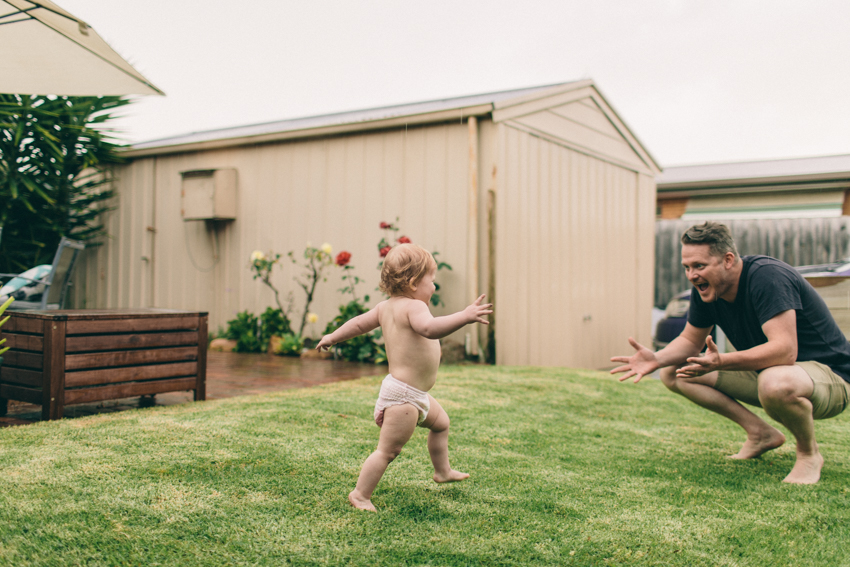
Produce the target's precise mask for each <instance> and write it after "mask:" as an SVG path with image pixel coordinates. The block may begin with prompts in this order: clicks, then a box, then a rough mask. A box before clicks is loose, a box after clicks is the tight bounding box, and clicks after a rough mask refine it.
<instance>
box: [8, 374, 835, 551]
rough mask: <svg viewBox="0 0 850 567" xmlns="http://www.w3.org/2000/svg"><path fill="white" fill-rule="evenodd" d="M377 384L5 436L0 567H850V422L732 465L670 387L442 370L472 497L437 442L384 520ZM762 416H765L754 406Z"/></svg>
mask: <svg viewBox="0 0 850 567" xmlns="http://www.w3.org/2000/svg"><path fill="white" fill-rule="evenodd" d="M379 383H380V378H368V379H362V380H358V381H355V382H342V383H337V384H331V385H327V386H322V387H317V388H311V389H305V390H289V391H286V392H281V393H278V394H274V395H269V396H263V397H245V398H233V399H229V400H221V401H215V402H206V403H198V404H190V405H184V406H170V407H160V408H151V409H145V410H137V411H127V412H121V413H117V414H108V415H99V416H93V417H86V418H79V419H69V420H63V421H61V422H51V423H38V424H35V425H31V426H23V427H13V428H6V429H0V456H2V457H0V564H2V565H15V566H21V567H22V566H25V565H50V566H54V565H181V566H182V565H289V564H291V565H435V566H436V565H688V566H692V565H771V566H773V565H816V566H826V565H848V564H850V561H849V560H848V557H850V427H848V424H850V422H849V421H848V420H850V415H844V416H839V417H838V418H835V419H832V420H827V421H823V422H818V424H817V434H818V440H819V442H820V447H821V451H822V452H823V454H824V456H825V458H826V466H825V468H824V472H823V478H822V480H821V482H820V483H819V484H817V485H815V486H791V485H786V484H784V483H782V482H780V481H781V480H782V479H783V478H784V477H785V475H786V474H787V473H788V471H790V470H791V466H792V465H793V462H794V451H793V443H788V444H786V446H784V447H782V448H780V449H779V450H777V451H773V452H772V453H769V454H767V455H765V456H764V457H762V458H761V459H759V460H755V461H750V462H740V461H732V460H729V459H726V458H725V455H728V454H731V453H734V452H735V451H737V449H738V447H739V446H740V444H741V443H742V442H743V434H742V433H743V432H742V431H741V430H739V429H738V428H737V426H735V425H734V424H732V423H730V422H726V421H724V420H722V419H721V418H719V417H715V416H714V415H712V414H710V413H709V412H707V411H704V410H701V409H699V408H697V407H696V406H694V405H692V404H690V403H688V402H687V401H685V400H684V399H683V398H680V397H678V396H675V395H674V394H671V393H669V392H667V391H666V390H665V388H664V387H663V386H662V385H661V383H660V382H659V381H657V380H651V379H645V380H644V381H642V382H641V383H640V384H638V385H634V384H631V382H629V383H623V384H621V383H619V382H617V381H616V380H615V379H614V378H611V377H609V376H608V375H607V374H603V373H598V372H589V371H577V370H569V369H548V368H547V369H539V368H502V367H472V366H466V367H448V368H444V369H441V372H440V376H439V379H438V381H437V386H436V387H435V388H434V390H433V391H432V394H433V395H434V396H435V397H436V398H437V399H438V400H439V401H440V403H441V404H442V405H443V407H445V408H446V410H447V411H448V412H449V415H450V416H451V418H452V436H451V438H450V448H451V451H452V453H451V456H452V464H453V465H454V467H455V468H456V469H458V470H462V471H466V472H469V473H471V474H472V477H471V478H470V479H469V480H468V481H466V482H463V483H458V484H451V485H436V484H434V483H433V482H432V481H431V480H430V479H431V475H432V473H433V470H432V469H431V467H430V462H429V460H428V453H427V450H426V448H425V437H426V434H425V431H423V430H419V431H417V433H416V434H415V435H414V437H413V439H412V440H411V442H410V443H409V444H408V446H407V447H406V448H405V450H404V452H403V453H402V454H401V456H400V457H399V458H398V459H397V460H396V461H395V462H394V463H393V464H391V465H390V468H389V469H388V471H387V474H386V475H385V476H384V479H383V481H382V482H381V484H380V485H379V486H378V489H377V490H376V492H375V495H374V496H373V498H372V502H373V503H374V504H375V506H377V508H378V510H379V512H378V514H370V513H366V512H361V511H357V510H354V509H353V508H351V507H350V506H349V505H348V502H347V500H346V495H347V494H348V492H349V491H350V490H351V489H352V488H353V486H354V483H355V481H356V479H357V474H358V472H359V469H360V465H361V463H362V462H363V460H364V459H365V458H366V456H368V454H369V453H370V452H371V451H372V450H373V449H374V448H375V445H376V442H377V438H378V431H379V430H378V428H377V427H376V426H375V424H374V422H373V421H372V408H373V405H374V401H375V398H376V396H377V393H378V388H379ZM758 411H761V410H758Z"/></svg>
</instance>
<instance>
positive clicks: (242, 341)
mask: <svg viewBox="0 0 850 567" xmlns="http://www.w3.org/2000/svg"><path fill="white" fill-rule="evenodd" d="M259 325H260V321H259V319H257V316H256V315H253V314H251V313H250V312H249V311H243V312H241V313H237V314H236V319H232V320H230V321H228V322H227V332H226V334H225V336H226V338H228V339H230V340H232V341H236V346H235V347H234V348H233V352H263V348H262V344H261V343H260V338H259Z"/></svg>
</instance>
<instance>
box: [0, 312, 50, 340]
mask: <svg viewBox="0 0 850 567" xmlns="http://www.w3.org/2000/svg"><path fill="white" fill-rule="evenodd" d="M6 315H12V312H10V311H7V312H6ZM3 332H4V333H31V334H34V335H43V334H44V322H43V321H39V320H38V319H21V318H18V317H12V318H10V319H9V320H8V321H6V323H5V324H4V325H3Z"/></svg>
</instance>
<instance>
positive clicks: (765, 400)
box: [758, 365, 805, 406]
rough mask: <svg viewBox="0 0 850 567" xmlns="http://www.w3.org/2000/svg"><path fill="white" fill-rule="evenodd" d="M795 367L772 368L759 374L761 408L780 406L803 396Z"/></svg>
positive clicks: (798, 369)
mask: <svg viewBox="0 0 850 567" xmlns="http://www.w3.org/2000/svg"><path fill="white" fill-rule="evenodd" d="M800 371H802V370H801V369H800V368H799V367H797V366H793V365H792V366H774V367H772V368H767V369H765V370H763V371H761V372H760V373H759V377H758V391H759V401H760V402H761V403H762V406H765V405H777V404H779V405H782V404H787V403H791V402H793V401H795V400H796V399H797V398H798V397H799V396H801V395H805V392H804V390H805V388H803V386H804V384H802V383H801V380H800V376H799V375H798V374H799V372H800Z"/></svg>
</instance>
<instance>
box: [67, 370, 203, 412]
mask: <svg viewBox="0 0 850 567" xmlns="http://www.w3.org/2000/svg"><path fill="white" fill-rule="evenodd" d="M194 388H195V378H194V377H192V378H176V379H173V380H151V381H150V382H129V383H126V384H116V385H111V386H95V387H93V388H79V389H75V390H65V403H66V404H69V405H70V404H84V403H87V402H99V401H101V400H116V399H119V398H130V397H134V396H147V395H150V394H161V393H163V392H180V391H184V390H193V389H194Z"/></svg>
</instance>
